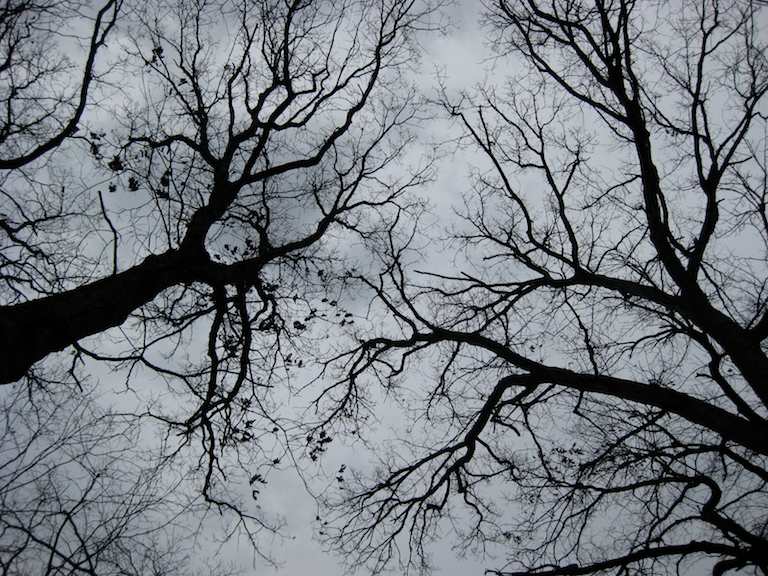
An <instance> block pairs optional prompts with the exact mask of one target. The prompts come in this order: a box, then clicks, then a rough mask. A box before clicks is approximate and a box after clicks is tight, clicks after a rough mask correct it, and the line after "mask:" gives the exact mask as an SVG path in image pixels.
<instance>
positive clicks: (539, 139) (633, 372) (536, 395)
mask: <svg viewBox="0 0 768 576" xmlns="http://www.w3.org/2000/svg"><path fill="white" fill-rule="evenodd" d="M764 22H765V15H764V14H763V13H762V12H760V8H759V6H758V4H757V3H755V2H751V1H744V0H730V1H728V0H726V1H720V0H711V1H710V0H708V1H704V2H671V3H655V2H653V3H652V2H649V3H641V2H634V1H631V0H615V1H602V0H596V1H594V2H592V1H586V0H552V1H547V2H544V1H541V2H539V1H534V0H530V1H519V2H511V1H509V2H508V1H506V0H500V1H499V2H488V3H487V16H486V21H485V23H486V27H487V30H488V33H489V35H490V36H489V37H490V39H491V40H492V42H493V43H494V46H495V47H496V49H497V50H498V53H499V58H500V62H506V63H507V68H503V67H501V66H500V68H499V74H498V76H497V77H499V76H503V74H504V73H505V71H507V72H508V71H509V70H512V71H513V72H514V75H513V77H512V78H510V79H509V81H507V82H501V81H499V82H498V84H497V85H495V86H485V87H482V88H480V89H478V90H477V91H475V92H474V93H470V94H464V95H463V96H461V97H459V98H456V97H451V96H448V95H446V96H444V97H443V106H444V109H445V110H446V111H447V113H448V114H449V115H450V116H451V117H452V118H454V119H455V120H456V122H457V124H458V126H459V127H460V128H461V129H462V131H463V135H462V137H461V139H460V145H461V150H473V151H476V152H479V153H480V154H481V155H482V156H483V157H484V159H485V161H486V162H487V164H486V166H487V167H486V168H483V169H478V172H477V173H476V178H475V182H476V186H475V189H474V190H473V192H472V194H471V195H469V194H468V195H467V197H466V199H465V208H464V211H463V224H461V225H457V226H456V227H455V228H454V231H453V234H452V237H453V242H454V243H455V245H457V247H458V251H457V256H456V264H455V268H454V269H456V270H457V271H456V272H455V273H446V272H444V271H443V270H442V269H439V270H433V271H431V272H430V271H422V272H418V271H413V270H411V269H410V267H409V262H408V250H407V246H406V245H404V244H403V243H402V242H398V241H397V240H396V239H392V241H391V242H390V243H389V246H388V248H387V249H388V251H389V265H388V266H387V267H386V268H385V269H384V270H383V272H382V273H381V274H380V275H379V276H378V277H369V278H368V279H367V280H366V281H367V282H368V284H369V286H370V288H371V289H372V290H373V291H374V292H375V294H376V298H375V303H374V304H372V310H374V312H373V314H375V315H377V316H378V317H379V318H381V317H383V315H385V314H386V315H388V317H389V318H390V320H391V321H390V322H389V323H388V324H386V325H385V329H384V330H383V331H378V332H375V333H373V334H369V336H368V337H367V338H365V339H364V340H363V341H361V343H360V344H359V345H358V346H356V347H355V348H354V350H352V351H350V352H347V353H345V354H342V355H340V356H339V357H337V359H336V360H337V361H339V362H341V363H342V365H343V367H344V372H345V374H346V377H345V378H342V379H341V380H339V382H338V383H337V384H334V385H331V386H330V387H329V388H328V390H327V392H326V395H325V400H327V402H328V403H327V404H326V405H325V409H326V410H328V411H329V412H327V414H328V419H329V423H328V424H327V425H330V422H331V421H335V420H339V419H341V420H343V419H344V417H345V416H348V415H353V417H354V416H355V415H357V414H359V410H361V409H365V408H367V407H368V403H369V402H371V400H372V398H373V397H374V396H375V395H374V394H373V393H372V392H371V391H370V390H369V387H370V386H372V384H373V382H375V381H378V382H382V383H383V385H384V386H385V388H384V389H385V390H386V391H387V394H388V395H390V396H394V397H401V398H402V404H403V407H404V408H405V409H406V410H407V412H405V413H406V414H408V417H409V418H410V419H412V423H411V424H409V426H408V430H407V434H408V436H407V438H406V439H405V441H404V442H402V443H400V444H398V445H397V448H396V449H395V450H393V451H392V452H391V453H390V454H389V455H388V456H387V457H383V458H382V460H381V465H380V467H379V469H378V471H377V473H376V474H375V475H373V476H370V477H368V476H360V477H359V478H358V482H357V483H354V484H353V487H348V488H347V489H346V490H345V491H343V492H342V497H341V499H340V500H339V501H337V502H336V506H337V508H336V513H337V514H338V515H339V516H338V517H337V518H338V519H339V524H338V526H337V530H336V532H335V533H334V535H335V539H334V542H335V544H336V545H337V546H339V547H340V548H341V549H342V550H345V551H347V552H354V553H356V555H355V558H357V559H360V558H362V559H363V560H366V561H368V562H370V563H371V564H372V565H373V566H374V567H377V568H380V567H382V566H383V565H384V564H386V563H387V562H389V561H391V560H392V559H393V558H394V557H399V558H400V559H401V560H403V561H404V562H405V563H408V564H410V565H413V564H418V563H419V562H422V561H424V557H425V555H426V552H425V548H424V544H425V542H427V541H429V540H430V539H432V538H436V537H439V536H441V535H444V532H445V530H448V529H453V530H454V531H455V533H456V534H457V537H458V538H459V540H458V542H459V544H460V545H461V546H463V547H465V549H474V550H481V551H486V552H488V553H489V554H492V555H496V557H498V556H499V555H501V556H502V557H503V558H505V559H504V560H502V561H501V562H500V563H497V564H496V568H495V569H494V570H493V571H492V572H493V573H496V574H499V575H502V574H503V575H506V576H512V575H521V574H546V575H550V576H556V575H576V574H597V573H615V574H671V573H696V574H698V573H703V571H711V573H712V574H718V575H719V574H725V573H730V572H741V573H745V574H753V573H761V574H766V573H768V555H767V552H766V551H768V515H766V504H768V492H767V486H766V481H768V421H767V420H766V418H767V417H768V378H767V375H768V356H766V351H765V343H764V342H765V338H766V336H768V332H767V331H766V330H767V328H768V319H767V318H768V308H767V306H766V282H767V281H768V280H767V279H768V275H767V272H768V268H767V267H766V262H767V261H768V260H767V258H768V252H767V248H768V224H767V220H766V195H767V194H768V187H767V185H766V183H767V182H768V165H767V163H766V158H767V156H766V154H768V152H766V151H767V150H768V143H767V142H766V134H768V125H766V120H767V119H768V117H767V116H766V105H765V102H766V97H765V96H766V92H767V91H768V59H767V57H768V51H767V50H766V45H765V40H766V39H765V36H764V34H762V35H761V23H762V24H764ZM435 363H437V366H438V367H439V368H438V370H437V373H436V374H431V375H430V379H429V380H425V376H424V375H423V369H422V373H421V374H420V376H419V379H418V381H419V382H420V383H424V382H428V383H429V385H424V386H419V385H408V382H409V380H408V379H404V375H406V376H407V375H409V374H410V375H412V374H413V371H414V370H418V368H419V366H422V367H423V366H424V365H429V364H432V365H435ZM374 378H375V379H376V380H374ZM420 432H421V433H420ZM390 445H391V444H390Z"/></svg>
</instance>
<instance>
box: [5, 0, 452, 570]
mask: <svg viewBox="0 0 768 576" xmlns="http://www.w3.org/2000/svg"><path fill="white" fill-rule="evenodd" d="M436 4H438V3H436V2H414V1H412V0H381V1H378V0H377V1H376V2H359V1H356V0H350V1H346V0H342V1H333V0H290V1H289V0H265V1H260V2H253V1H251V0H212V1H207V0H199V1H191V2H190V1H187V0H178V1H175V0H169V1H161V2H152V3H144V2H136V3H133V2H129V1H127V0H126V1H123V2H120V1H109V2H106V3H104V4H103V5H102V6H100V8H99V9H95V8H94V7H93V6H91V5H90V3H87V2H83V3H78V2H72V3H66V2H64V3H62V2H50V3H46V2H34V1H29V2H25V1H21V0H19V1H18V2H7V3H6V5H5V9H4V12H2V13H1V15H0V18H2V20H0V24H2V29H1V30H0V32H2V33H3V34H4V35H3V36H2V42H3V45H2V46H3V58H4V62H5V64H4V65H3V68H2V70H0V73H2V74H3V76H4V78H9V79H10V80H9V82H8V83H7V85H4V86H3V88H2V89H0V90H2V91H3V92H2V102H3V109H4V113H3V121H4V122H5V124H3V126H4V127H3V128H2V133H1V134H2V136H0V138H1V139H0V158H2V160H0V190H1V191H2V204H0V210H1V211H2V213H1V214H0V242H1V243H0V258H2V260H0V282H1V283H2V284H1V287H0V298H1V299H2V300H1V302H0V303H1V304H2V305H0V346H1V347H2V349H3V361H2V362H0V382H2V383H4V384H8V385H9V391H8V392H6V393H7V394H12V393H17V394H22V390H24V393H25V394H29V397H30V399H31V400H30V401H31V402H42V401H44V400H40V399H38V396H39V395H41V394H42V395H44V394H49V393H61V391H62V390H63V389H72V388H73V387H74V388H77V387H78V386H79V387H82V388H84V389H87V388H88V387H89V386H91V385H92V382H93V378H94V376H93V374H95V373H99V372H100V371H101V372H100V373H101V374H103V370H104V368H105V367H106V368H108V369H110V370H113V371H114V372H115V375H114V376H112V377H110V378H106V377H105V378H103V379H102V386H101V388H100V389H99V390H100V393H99V396H100V397H105V398H106V399H105V400H103V401H104V402H107V403H109V402H114V404H115V407H114V408H113V409H112V410H111V411H110V413H115V412H120V413H121V415H122V417H123V418H124V419H125V422H128V423H130V425H131V426H134V427H137V429H139V430H152V431H155V432H156V435H155V444H154V445H153V446H154V448H155V449H157V450H159V451H160V455H158V462H159V463H162V465H163V466H166V467H168V466H172V465H174V466H177V467H179V468H180V469H184V470H186V471H187V472H186V473H185V474H183V475H182V477H183V479H184V486H182V487H180V488H179V490H180V493H179V494H180V495H183V494H185V492H183V490H189V489H190V487H194V488H195V489H196V490H197V492H198V494H200V495H201V497H202V498H203V501H202V503H201V506H202V508H201V509H203V510H210V509H215V510H217V511H219V512H221V513H222V514H223V515H224V516H227V515H230V516H231V517H233V518H234V523H235V524H234V527H232V528H231V531H230V532H229V534H232V533H233V532H234V530H238V529H239V530H242V533H243V534H244V535H245V536H247V537H250V538H252V539H253V540H252V541H253V543H254V545H257V546H258V543H257V542H256V539H255V536H256V533H257V532H258V531H259V530H262V529H266V530H270V531H274V530H275V529H276V524H275V523H274V522H270V521H269V520H268V519H266V518H265V515H264V514H262V512H261V510H260V508H259V505H258V499H259V493H260V491H263V490H264V486H263V485H264V484H265V483H266V482H267V474H268V472H269V470H271V469H273V468H275V467H278V466H279V465H280V458H281V457H284V456H285V452H286V445H287V444H288V443H289V442H290V441H291V440H292V438H293V435H295V434H296V433H297V432H296V431H295V430H293V429H290V428H289V427H290V426H291V423H290V422H289V421H286V420H283V419H282V416H281V415H280V410H279V409H280V407H281V406H282V405H283V404H284V402H285V400H286V397H287V396H288V394H289V391H290V388H289V385H290V384H291V383H290V381H289V380H288V375H289V374H290V373H291V371H296V370H300V369H301V368H302V366H303V362H304V358H303V355H304V354H305V353H306V352H307V350H309V349H311V347H312V346H315V345H317V344H316V341H317V340H318V339H319V335H318V332H316V331H315V330H314V325H319V327H320V330H321V332H322V331H327V327H328V326H330V325H332V324H333V323H334V322H336V323H338V321H337V320H335V319H334V317H333V313H338V312H337V311H336V308H337V306H338V304H337V302H336V298H338V294H339V293H340V291H342V290H343V288H344V286H345V285H346V283H347V282H348V279H349V275H350V266H351V264H350V262H348V261H347V259H345V258H344V257H343V256H344V251H345V250H347V249H348V244H351V243H353V242H354V243H356V245H357V246H360V247H364V246H365V244H366V243H368V242H369V238H370V237H371V236H373V235H376V234H379V233H380V232H381V231H383V230H387V229H390V228H391V227H392V226H394V224H395V223H396V222H397V221H398V220H399V219H401V218H405V217H406V216H407V215H408V214H410V213H411V212H416V211H418V210H419V209H420V206H419V205H418V203H415V202H413V201H411V200H408V199H407V195H406V193H407V192H408V191H409V190H410V189H411V188H413V187H415V186H418V185H420V184H421V183H423V182H424V181H425V180H426V179H427V178H428V177H429V166H428V162H426V163H422V164H421V165H420V166H417V167H416V168H414V169H413V170H403V164H400V165H397V166H396V162H399V161H401V160H402V162H403V163H404V162H405V160H404V159H403V158H404V151H405V149H406V147H407V145H408V144H409V142H410V141H411V140H412V139H413V130H414V128H415V127H416V126H417V125H418V121H419V117H418V114H417V112H418V109H419V106H418V102H417V97H416V94H415V92H414V91H413V89H412V88H411V87H410V84H409V82H410V80H409V78H408V74H409V73H410V66H411V64H410V63H411V62H412V61H413V60H412V58H413V57H414V56H415V54H416V51H415V48H416V43H415V41H416V39H415V33H416V32H418V31H420V30H422V29H426V28H429V27H432V26H434V23H433V22H432V21H431V14H432V13H433V11H434V9H435V6H436ZM96 10H98V11H96ZM84 30H87V32H85V33H84V32H83V31H84ZM67 52H68V53H69V54H70V55H69V56H68V57H66V58H65V57H61V58H59V57H58V56H57V55H58V54H63V53H67ZM77 54H82V55H83V61H84V62H85V64H83V65H78V64H76V63H75V61H76V55H77ZM73 69H74V70H77V74H76V75H75V78H76V79H77V81H78V82H79V84H78V85H77V87H76V89H74V90H72V86H71V85H70V84H68V83H67V82H65V81H64V80H63V79H62V78H71V77H72V76H68V75H69V74H71V73H72V71H73ZM347 243H348V244H347ZM323 308H328V309H333V312H332V313H331V314H330V316H331V318H327V319H326V318H324V316H326V311H324V310H323ZM342 320H343V318H342ZM62 351H64V353H63V354H59V355H57V356H56V357H52V356H53V355H54V354H55V353H58V352H62ZM15 382H20V383H19V384H13V383H15ZM277 384H285V386H284V387H282V388H281V387H278V386H277ZM115 388H117V389H118V391H119V393H120V394H121V396H120V397H119V398H112V399H111V400H110V396H109V394H111V393H113V392H114V391H115ZM24 418H27V417H24ZM24 418H22V420H24ZM62 425H63V424H62ZM126 425H127V424H126ZM28 426H32V424H31V423H28ZM83 426H84V427H85V428H89V427H90V426H91V423H85V424H84V425H83ZM145 433H146V432H145ZM9 434H10V436H9V437H8V438H12V437H13V432H9ZM29 434H30V435H32V436H34V435H35V434H37V433H36V432H34V431H31V432H30V433H29ZM105 435H106V436H104V438H103V441H102V439H100V440H99V442H100V444H99V446H103V447H104V448H103V449H104V450H107V451H109V450H112V449H114V450H116V451H118V452H119V442H118V440H119V439H118V438H112V440H110V438H111V437H110V436H109V434H108V433H106V432H105ZM30 437H31V436H30ZM46 438H47V439H48V441H49V444H48V447H41V448H37V449H36V450H38V452H40V451H42V452H40V453H47V451H56V452H58V451H59V446H60V442H65V441H66V440H65V439H66V438H67V436H66V434H64V433H63V432H62V436H61V439H57V436H56V434H55V432H50V433H47V436H46ZM157 438H159V439H160V440H157ZM302 438H303V436H302ZM111 441H114V442H118V445H116V446H115V447H112V448H110V446H111V444H110V442H111ZM101 442H103V443H101ZM12 444H13V443H12ZM14 446H15V448H14V447H11V448H8V454H12V453H13V450H14V449H16V450H17V451H18V454H17V455H16V456H13V457H12V462H15V464H13V463H12V464H11V465H10V467H9V468H8V473H9V474H10V475H11V476H12V477H13V478H15V479H16V480H18V481H19V482H22V483H24V486H26V488H27V489H28V491H27V492H23V495H24V497H25V498H28V500H27V501H28V502H33V501H34V500H35V498H36V496H35V494H41V495H42V496H40V498H41V499H42V500H41V502H42V504H40V505H39V506H36V505H31V507H25V506H26V505H21V504H18V503H12V504H9V505H8V508H7V510H8V511H9V513H8V515H6V514H5V513H3V528H2V530H3V533H2V534H0V550H1V551H2V554H4V555H5V556H3V559H2V561H3V563H4V564H3V566H4V567H6V568H5V570H6V573H8V574H14V573H17V572H18V571H26V572H33V571H41V573H63V572H67V573H77V572H86V573H89V574H97V573H98V574H102V573H106V574H109V573H126V572H125V571H127V572H128V573H133V572H135V573H137V574H138V573H153V572H152V570H154V568H152V567H151V566H150V564H144V565H142V566H140V567H139V568H136V567H134V568H135V569H134V568H130V567H126V566H128V564H130V563H131V562H133V561H134V560H135V558H134V557H133V556H132V554H140V551H137V550H136V549H135V546H140V545H143V544H142V542H146V540H147V538H149V536H150V535H151V534H153V533H152V532H151V531H149V530H147V531H146V532H145V533H144V534H143V536H142V538H136V539H131V538H130V537H129V536H126V534H129V533H133V532H131V531H132V530H133V529H134V528H133V527H134V526H135V525H136V523H139V524H140V523H141V522H150V523H151V521H152V520H154V519H156V517H157V516H158V515H162V512H159V511H158V509H159V508H160V507H161V503H162V501H161V500H156V498H159V496H158V495H157V490H159V488H157V487H156V486H155V485H154V484H152V480H151V479H149V478H145V477H143V476H142V477H141V478H136V482H135V483H134V484H132V485H130V486H129V485H128V484H120V483H118V485H117V486H115V485H114V484H112V483H110V482H108V481H107V480H105V478H104V476H103V475H102V473H101V472H100V471H99V469H98V468H94V467H93V466H94V465H92V464H91V463H90V460H91V457H92V456H93V451H94V450H96V448H95V447H93V446H91V445H89V444H87V443H83V444H82V448H81V449H79V450H80V451H79V453H78V454H77V455H75V456H73V457H72V463H71V467H72V469H73V470H75V472H72V473H73V474H76V475H78V474H79V475H78V476H77V480H76V481H74V482H72V483H71V485H72V488H71V489H69V488H64V487H62V484H67V482H65V480H64V479H61V478H57V477H56V470H57V469H58V468H57V466H58V465H51V466H48V465H47V464H45V462H46V460H45V459H44V458H41V457H39V456H38V452H35V453H34V454H32V455H31V456H30V458H31V463H30V464H24V465H23V466H24V469H25V470H26V469H27V468H29V474H31V475H32V477H33V478H35V481H34V482H32V483H31V484H30V483H28V482H27V481H26V480H23V478H22V476H23V475H22V476H18V474H20V472H19V470H20V469H19V468H17V466H22V462H25V456H24V455H25V454H27V452H26V450H27V449H26V448H24V446H25V444H23V442H22V443H21V444H19V445H18V446H16V445H15V444H14ZM130 463H131V461H130V458H127V457H126V458H125V459H123V458H122V457H121V458H116V459H115V460H114V464H115V467H116V468H115V471H114V474H115V475H116V476H118V477H119V475H120V470H121V469H122V467H124V466H128V465H129V464H130ZM159 463H158V465H157V466H160V464H159ZM164 469H165V468H163V470H164ZM68 470H69V468H68ZM160 471H161V468H156V469H155V470H154V472H153V473H156V474H159V473H160ZM153 478H154V476H153ZM16 480H14V481H16ZM11 485H12V484H9V485H8V486H7V487H6V489H5V492H2V491H0V494H3V495H4V496H5V497H7V498H10V497H11V496H9V495H10V494H11V492H12V491H13V490H14V489H13V488H12V487H11ZM145 488H146V494H147V497H146V501H145V500H144V499H143V498H142V494H143V493H144V490H145ZM245 488H247V491H246V490H245ZM30 491H31V492H30ZM35 491H36V492H35ZM30 494H31V496H30ZM179 497H181V496H179ZM107 500H108V501H110V502H112V504H109V505H108V504H106V503H105V502H106V501H107ZM14 502H15V501H14ZM21 509H23V512H18V513H17V512H16V511H18V510H21ZM53 509H55V510H54V511H53V512H52V511H51V510H53ZM94 509H96V511H97V512H98V514H102V516H101V517H99V518H100V519H98V520H92V519H91V520H89V519H88V518H89V514H90V513H91V512H93V511H94ZM81 512H82V513H81ZM94 513H96V512H94ZM114 523H117V524H119V526H118V527H113V524H114ZM84 524H87V525H89V526H91V527H92V528H93V530H94V531H93V532H92V533H89V536H92V538H89V537H86V536H85V535H83V533H82V532H80V531H81V530H83V529H84V528H83V525H84ZM5 538H10V540H9V541H8V542H9V543H7V542H6V540H5ZM124 542H127V543H125V544H124ZM161 543H162V542H161ZM132 547H133V548H132ZM259 551H260V550H259ZM120 554H122V556H120ZM152 554H155V552H154V551H152V550H148V551H147V554H145V556H143V558H144V559H145V560H147V562H149V560H151V558H152V557H153V556H152ZM43 555H46V557H47V558H50V562H48V563H47V564H46V562H43V561H40V559H41V558H43ZM115 555H117V556H120V557H119V558H117V556H115ZM126 555H127V556H126ZM107 556H109V557H110V558H113V557H114V558H116V559H115V560H114V561H113V560H108V559H107ZM35 558H36V559H35ZM148 559H149V560H148ZM30 562H31V563H30ZM97 564H98V566H97ZM121 570H123V571H124V572H120V571H121Z"/></svg>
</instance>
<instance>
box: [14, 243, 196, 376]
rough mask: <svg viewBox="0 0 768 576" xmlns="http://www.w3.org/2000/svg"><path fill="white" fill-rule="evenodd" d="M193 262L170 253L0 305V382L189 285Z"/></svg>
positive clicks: (153, 256) (186, 257)
mask: <svg viewBox="0 0 768 576" xmlns="http://www.w3.org/2000/svg"><path fill="white" fill-rule="evenodd" d="M194 268H195V266H194V262H193V259H192V258H190V257H189V256H188V255H186V254H184V253H182V252H179V251H175V250H169V251H168V252H164V253H163V254H160V255H152V256H149V257H148V258H146V259H145V260H144V261H143V262H141V263H140V264H138V265H136V266H134V267H132V268H129V269H128V270H126V271H124V272H121V273H119V274H115V275H112V276H109V277H107V278H102V279H100V280H96V281H95V282H92V283H90V284H86V285H84V286H80V287H78V288H75V289H73V290H68V291H66V292H62V293H60V294H54V295H52V296H47V297H45V298H40V299H37V300H32V301H29V302H24V303H22V304H17V305H14V306H3V307H0V345H1V346H2V349H3V353H4V356H5V361H4V362H3V363H2V364H0V383H3V384H7V383H10V382H15V381H16V380H18V379H19V378H21V377H22V376H23V375H24V374H25V372H26V371H27V370H28V369H29V368H30V367H31V366H32V365H33V364H34V363H35V362H37V361H39V360H41V359H43V358H45V357H46V356H47V355H48V354H51V353H52V352H58V351H61V350H64V349H65V348H66V347H67V346H70V345H72V344H74V343H75V342H77V341H78V340H80V339H81V338H85V337H87V336H92V335H94V334H98V333H100V332H103V331H105V330H107V329H109V328H114V327H115V326H119V325H121V324H122V323H123V322H125V320H126V318H128V316H129V315H130V313H131V312H133V311H134V310H136V309H137V308H139V307H140V306H142V305H144V304H147V303H148V302H151V301H152V300H153V299H154V298H155V297H156V296H157V295H158V294H160V293H161V292H162V291H163V290H166V289H168V288H169V287H171V286H174V285H176V284H179V283H183V282H189V281H192V279H193V278H192V276H193V270H194Z"/></svg>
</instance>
